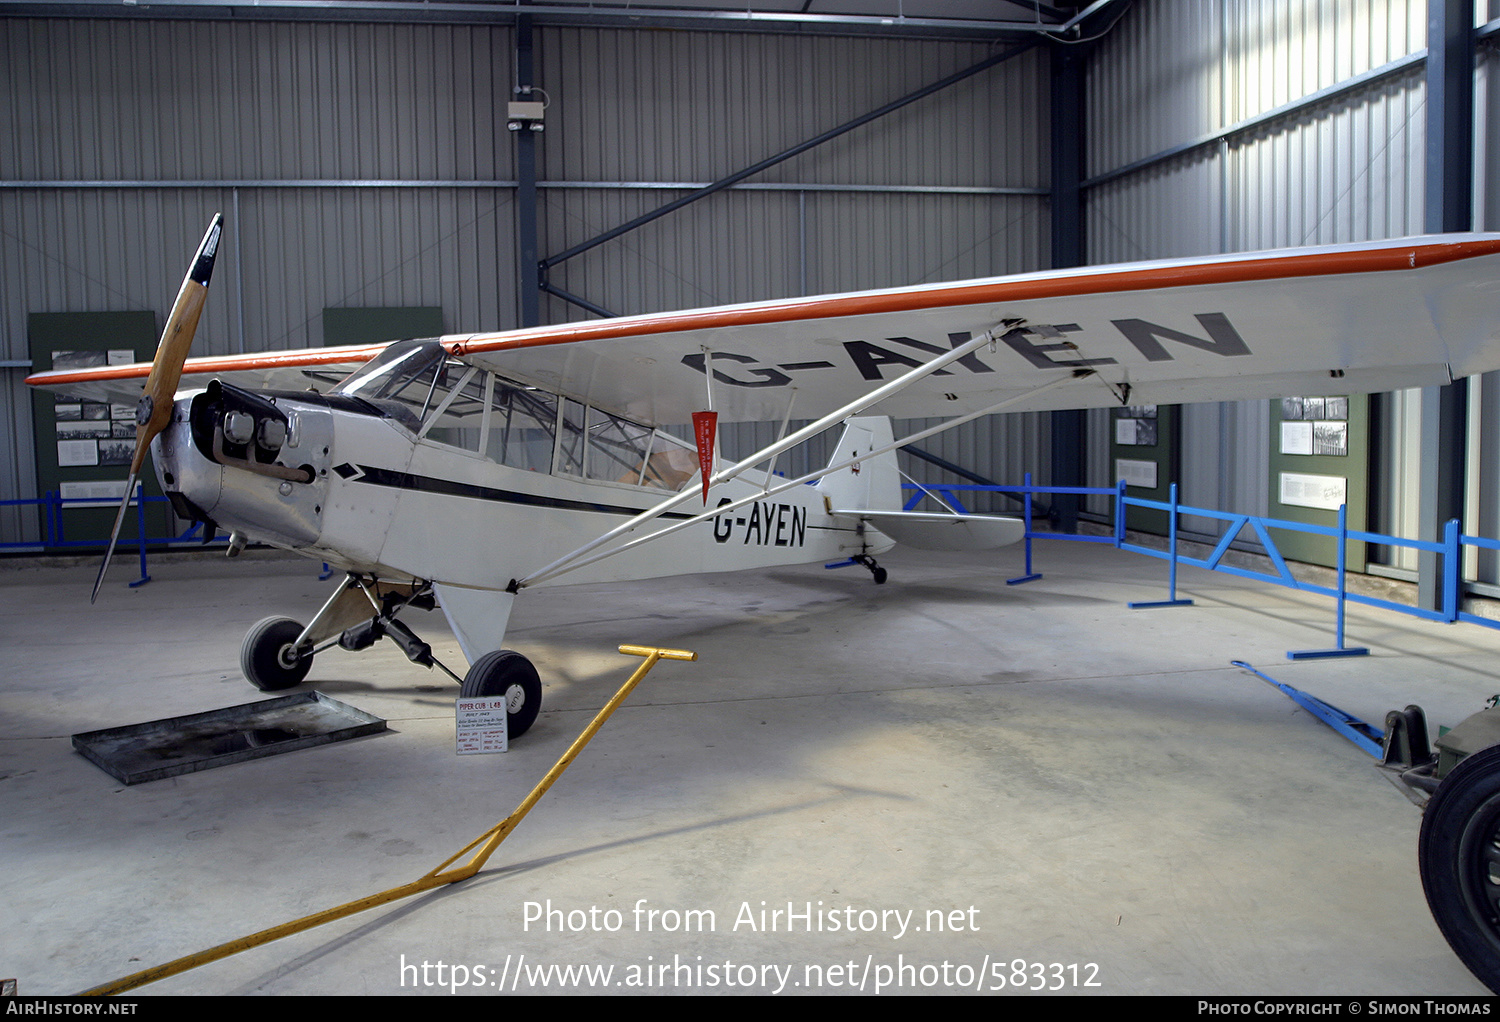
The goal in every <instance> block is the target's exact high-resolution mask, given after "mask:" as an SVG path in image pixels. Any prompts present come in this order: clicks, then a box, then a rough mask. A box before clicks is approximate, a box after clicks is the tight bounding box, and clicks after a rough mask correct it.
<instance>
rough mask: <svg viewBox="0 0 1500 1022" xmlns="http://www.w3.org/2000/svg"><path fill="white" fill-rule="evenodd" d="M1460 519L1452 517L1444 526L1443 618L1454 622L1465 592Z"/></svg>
mask: <svg viewBox="0 0 1500 1022" xmlns="http://www.w3.org/2000/svg"><path fill="white" fill-rule="evenodd" d="M1459 544H1460V537H1459V530H1458V519H1457V518H1450V519H1448V523H1447V524H1446V525H1444V526H1443V620H1444V621H1447V622H1448V623H1450V624H1452V623H1453V622H1455V621H1457V620H1458V610H1459V607H1460V606H1461V605H1462V601H1463V593H1462V591H1461V589H1460V587H1461V586H1462V584H1463V583H1462V582H1461V578H1462V576H1463V570H1462V569H1463V564H1462V561H1463V550H1462V549H1461V547H1460V545H1459Z"/></svg>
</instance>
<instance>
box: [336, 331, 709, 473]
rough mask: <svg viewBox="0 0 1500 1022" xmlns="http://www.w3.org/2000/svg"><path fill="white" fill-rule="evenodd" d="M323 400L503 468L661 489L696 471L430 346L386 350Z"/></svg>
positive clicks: (645, 439)
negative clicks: (344, 401) (343, 401)
mask: <svg viewBox="0 0 1500 1022" xmlns="http://www.w3.org/2000/svg"><path fill="white" fill-rule="evenodd" d="M333 393H334V394H338V395H342V396H344V397H353V398H358V399H359V400H360V401H362V402H364V403H365V404H367V405H369V406H370V407H372V408H375V409H377V410H378V411H380V412H381V413H382V414H384V415H386V416H388V417H389V418H391V419H393V420H395V421H396V422H399V423H400V424H401V425H403V426H405V427H406V428H407V429H409V430H410V431H411V432H412V433H414V434H416V436H417V437H419V438H421V439H423V440H429V441H433V442H436V443H441V444H446V445H448V446H451V447H458V448H462V449H463V450H466V451H469V452H471V453H473V454H478V455H480V456H482V457H485V458H489V459H490V460H492V461H496V462H498V463H500V464H502V465H508V466H510V467H512V468H521V469H526V470H528V471H531V472H556V473H558V474H560V475H572V476H581V477H583V478H585V479H599V480H608V481H610V482H618V483H628V484H630V485H632V486H648V487H653V488H656V489H665V490H679V489H681V488H682V487H683V486H685V485H687V484H688V483H690V482H691V481H692V480H693V479H694V478H696V477H697V475H698V472H699V469H698V456H697V452H696V450H695V449H694V448H693V446H692V445H691V444H689V443H686V442H684V441H682V440H680V439H678V438H677V437H674V436H671V435H669V434H668V433H666V432H664V431H662V430H659V429H652V428H651V427H649V426H643V425H641V424H639V423H636V422H632V421H631V420H629V419H624V418H621V417H619V416H617V415H612V414H610V413H608V412H604V411H601V410H599V409H597V408H591V407H589V406H587V405H584V404H582V403H580V402H578V401H573V400H570V399H567V398H559V397H557V396H556V395H554V394H550V393H548V392H546V391H544V390H540V389H538V388H536V387H534V386H531V385H528V384H521V383H515V382H512V381H510V380H506V379H504V378H502V377H500V376H497V375H495V374H494V373H492V372H488V371H486V370H483V369H480V368H478V367H477V366H473V365H470V364H469V363H467V362H464V361H462V360H461V359H457V358H454V357H452V356H450V355H449V354H448V353H447V352H446V351H445V350H444V349H443V347H442V345H441V344H439V343H438V341H437V340H436V339H432V338H429V339H426V340H415V341H397V342H396V343H394V344H391V345H389V346H388V347H387V348H386V349H385V350H384V351H382V352H381V353H380V354H379V355H377V356H376V357H375V358H373V359H371V360H370V361H369V362H368V363H366V364H365V365H363V366H361V367H360V368H359V369H358V370H357V371H355V372H354V373H352V374H351V375H349V376H348V377H347V378H346V379H344V381H343V382H341V383H340V384H339V385H338V386H337V387H335V388H334V390H333ZM559 406H561V407H560V408H559ZM559 412H560V414H559ZM559 427H560V428H561V434H562V435H561V436H558V433H559ZM554 452H555V463H554Z"/></svg>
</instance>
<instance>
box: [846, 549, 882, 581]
mask: <svg viewBox="0 0 1500 1022" xmlns="http://www.w3.org/2000/svg"><path fill="white" fill-rule="evenodd" d="M853 561H854V563H855V564H863V565H864V566H865V567H866V568H869V569H870V574H871V575H874V576H875V584H876V585H878V586H883V585H885V578H886V574H885V569H884V568H882V567H881V566H880V565H878V564H876V563H875V558H873V557H871V556H870V555H869V554H856V555H855V556H854V557H853Z"/></svg>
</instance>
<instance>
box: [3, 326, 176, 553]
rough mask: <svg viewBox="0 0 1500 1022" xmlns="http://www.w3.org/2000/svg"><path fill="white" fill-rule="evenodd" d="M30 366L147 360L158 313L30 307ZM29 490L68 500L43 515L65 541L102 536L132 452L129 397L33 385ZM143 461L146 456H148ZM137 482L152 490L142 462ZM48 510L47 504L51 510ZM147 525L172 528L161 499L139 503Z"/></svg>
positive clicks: (155, 489) (156, 532) (157, 532)
mask: <svg viewBox="0 0 1500 1022" xmlns="http://www.w3.org/2000/svg"><path fill="white" fill-rule="evenodd" d="M26 332H27V348H28V350H29V351H30V354H31V363H32V366H33V367H34V368H35V369H37V370H44V369H88V368H102V367H105V366H111V365H125V364H130V363H134V362H145V361H149V360H150V358H151V355H152V352H153V351H155V349H156V340H157V337H158V334H159V330H158V322H157V314H156V313H155V312H152V311H150V310H139V311H135V312H32V313H28V314H27V317H26ZM31 406H32V436H33V440H34V442H35V445H36V446H35V456H36V474H37V481H36V491H37V493H38V495H45V494H50V493H55V494H58V495H60V496H61V497H62V498H63V500H64V501H66V502H67V503H66V504H65V506H64V507H63V508H62V510H61V512H60V514H58V515H57V517H56V518H53V519H48V521H49V522H50V523H51V525H49V530H48V534H49V535H51V534H52V531H51V530H52V528H53V527H54V526H55V528H56V529H57V530H59V531H57V532H56V537H57V538H58V539H59V540H61V541H63V542H66V543H70V544H71V543H79V542H95V541H100V542H102V541H104V540H107V538H108V536H109V533H110V530H111V528H112V527H113V524H114V513H115V509H116V508H117V507H118V506H119V502H120V496H121V494H122V493H123V491H124V487H125V480H126V477H127V476H129V474H130V463H131V460H132V459H133V457H134V452H135V428H136V427H135V403H134V401H130V400H127V399H123V398H116V399H115V403H109V402H106V401H101V400H98V399H97V398H90V397H86V396H83V395H79V394H66V393H62V394H58V393H53V392H51V391H42V390H38V391H35V392H34V393H32V395H31ZM147 460H148V462H149V458H148V459H147ZM139 482H140V484H141V485H142V486H143V488H144V489H145V492H146V494H147V495H148V496H153V497H154V496H158V495H159V494H160V487H159V486H158V485H157V481H156V474H155V472H154V471H153V470H152V469H151V468H150V467H149V466H147V467H143V469H142V472H141V476H140V480H139ZM50 513H51V512H49V514H50ZM144 514H145V518H146V521H145V525H146V533H147V535H149V536H169V535H174V534H176V533H177V532H178V531H179V530H178V529H177V527H176V523H175V520H174V519H173V518H172V515H171V510H170V507H169V506H168V505H167V504H166V502H164V501H163V502H160V503H153V504H152V505H151V506H148V507H147V508H146V509H145V512H144Z"/></svg>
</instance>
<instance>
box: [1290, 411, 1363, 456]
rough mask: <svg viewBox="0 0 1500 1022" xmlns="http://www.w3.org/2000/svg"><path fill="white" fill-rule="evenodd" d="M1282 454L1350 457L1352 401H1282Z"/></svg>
mask: <svg viewBox="0 0 1500 1022" xmlns="http://www.w3.org/2000/svg"><path fill="white" fill-rule="evenodd" d="M1281 453H1282V454H1302V455H1309V456H1310V455H1332V456H1333V457H1338V458H1345V457H1348V456H1349V399H1348V398H1347V397H1341V396H1340V397H1284V398H1282V399H1281Z"/></svg>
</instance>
